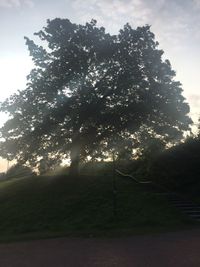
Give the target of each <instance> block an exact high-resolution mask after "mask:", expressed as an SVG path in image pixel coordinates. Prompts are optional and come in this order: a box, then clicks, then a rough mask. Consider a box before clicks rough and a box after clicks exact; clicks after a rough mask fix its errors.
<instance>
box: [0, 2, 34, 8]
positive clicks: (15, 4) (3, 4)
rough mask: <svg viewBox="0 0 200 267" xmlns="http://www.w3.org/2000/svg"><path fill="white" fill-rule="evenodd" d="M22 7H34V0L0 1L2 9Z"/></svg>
mask: <svg viewBox="0 0 200 267" xmlns="http://www.w3.org/2000/svg"><path fill="white" fill-rule="evenodd" d="M22 6H27V7H33V6H34V2H33V1H32V0H0V8H19V7H22Z"/></svg>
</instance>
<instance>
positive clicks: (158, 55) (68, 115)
mask: <svg viewBox="0 0 200 267" xmlns="http://www.w3.org/2000/svg"><path fill="white" fill-rule="evenodd" d="M35 35H36V36H38V37H39V38H40V40H41V41H42V42H43V43H44V46H40V45H36V44H35V43H34V42H33V41H31V40H30V39H28V38H27V37H26V38H25V39H26V44H27V46H28V49H29V51H30V55H31V57H32V59H33V61H34V63H35V68H34V69H33V70H32V71H31V72H30V74H29V76H28V81H27V87H26V89H25V90H22V91H19V92H18V93H16V94H14V95H13V96H11V97H10V98H9V99H7V100H6V101H5V102H4V103H2V105H1V111H3V112H7V113H9V115H10V119H9V120H8V121H7V122H6V123H5V124H4V126H3V127H2V128H1V136H2V138H3V140H4V141H3V142H1V146H0V149H1V155H2V156H3V157H5V158H9V159H12V158H17V160H18V161H19V162H22V163H23V162H28V163H29V164H31V165H36V164H37V163H38V160H39V159H41V158H42V157H48V158H49V159H50V158H53V159H54V160H55V159H58V160H60V159H61V158H67V157H70V159H71V172H72V173H75V174H77V172H78V166H79V162H80V159H81V158H86V157H87V156H88V155H90V156H91V157H96V156H97V155H98V157H99V156H101V154H103V153H104V152H105V151H107V152H109V150H113V146H116V147H117V146H118V147H120V144H122V143H123V142H124V139H127V140H128V139H131V138H133V136H134V135H137V132H138V131H140V128H141V127H142V126H143V125H145V127H147V129H150V130H151V131H153V132H155V134H157V135H159V136H161V137H162V138H163V139H165V140H166V142H169V141H172V140H174V139H176V140H178V139H180V138H181V137H182V133H183V131H185V130H187V129H188V127H189V124H190V122H191V120H190V119H189V117H188V116H187V114H188V112H189V106H188V104H187V103H185V99H184V97H183V96H182V89H181V84H180V83H179V82H177V81H175V80H174V77H175V72H174V71H173V70H172V69H171V65H170V62H169V61H168V60H165V61H163V60H162V54H163V51H162V50H159V49H158V43H157V42H156V41H155V40H154V34H153V33H152V32H151V31H150V27H149V26H144V27H138V28H137V29H132V28H131V26H130V25H129V24H126V25H125V26H124V28H123V29H121V30H120V31H119V34H118V35H110V34H108V33H106V32H105V29H104V28H102V27H101V28H99V27H97V26H96V21H95V20H92V21H91V22H90V23H86V24H85V25H78V24H74V23H71V22H70V21H69V20H67V19H54V20H48V21H47V26H46V27H45V28H44V29H43V30H42V31H40V32H38V33H36V34H35Z"/></svg>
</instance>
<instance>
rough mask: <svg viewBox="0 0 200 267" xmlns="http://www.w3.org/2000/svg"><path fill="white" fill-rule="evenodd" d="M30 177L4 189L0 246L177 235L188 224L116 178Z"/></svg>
mask: <svg viewBox="0 0 200 267" xmlns="http://www.w3.org/2000/svg"><path fill="white" fill-rule="evenodd" d="M116 181H117V189H118V193H117V198H116V199H117V202H116V203H117V205H116V207H117V208H116V215H115V216H114V214H113V193H112V177H110V176H103V177H101V176H94V177H91V176H81V177H79V178H74V177H69V176H68V177H67V176H54V177H32V178H31V177H30V178H20V179H13V180H10V181H4V182H1V183H0V214H1V215H0V240H9V239H11V240H12V239H13V238H19V237H22V238H24V237H26V236H27V237H28V238H29V237H30V238H40V237H45V236H46V237H48V236H51V237H52V236H62V235H70V236H80V235H86V236H90V235H95V236H98V235H100V236H102V235H103V236H107V235H114V236H115V235H121V234H125V233H127V234H131V233H140V232H141V233H142V232H154V231H159V230H160V229H161V230H162V229H164V230H166V229H170V230H172V229H178V228H180V227H185V226H187V225H189V222H188V221H187V219H186V218H184V217H183V216H182V215H181V214H178V213H177V211H176V210H175V209H173V208H172V207H170V206H169V204H168V202H167V201H166V200H165V198H163V197H161V196H157V195H155V194H152V193H150V192H147V191H145V190H144V188H142V187H140V186H138V185H136V184H134V183H133V182H132V181H129V180H128V179H125V178H121V177H117V178H116Z"/></svg>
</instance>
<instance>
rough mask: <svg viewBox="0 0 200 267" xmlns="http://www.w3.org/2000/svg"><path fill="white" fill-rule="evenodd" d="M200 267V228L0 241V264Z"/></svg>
mask: <svg viewBox="0 0 200 267" xmlns="http://www.w3.org/2000/svg"><path fill="white" fill-rule="evenodd" d="M99 266H101V267H113V266H120V267H173V266H174V267H200V230H190V231H181V232H176V233H167V234H157V235H149V236H135V237H129V238H115V239H93V238H85V239H80V238H58V239H47V240H38V241H30V242H20V243H12V244H0V267H99Z"/></svg>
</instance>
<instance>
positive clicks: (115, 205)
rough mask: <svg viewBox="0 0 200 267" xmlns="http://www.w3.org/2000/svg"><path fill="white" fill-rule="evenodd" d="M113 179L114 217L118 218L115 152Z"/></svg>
mask: <svg viewBox="0 0 200 267" xmlns="http://www.w3.org/2000/svg"><path fill="white" fill-rule="evenodd" d="M112 156H113V158H112V159H113V175H112V176H113V177H112V187H113V216H114V218H116V216H117V186H116V175H115V168H116V164H115V154H114V151H113V154H112Z"/></svg>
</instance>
